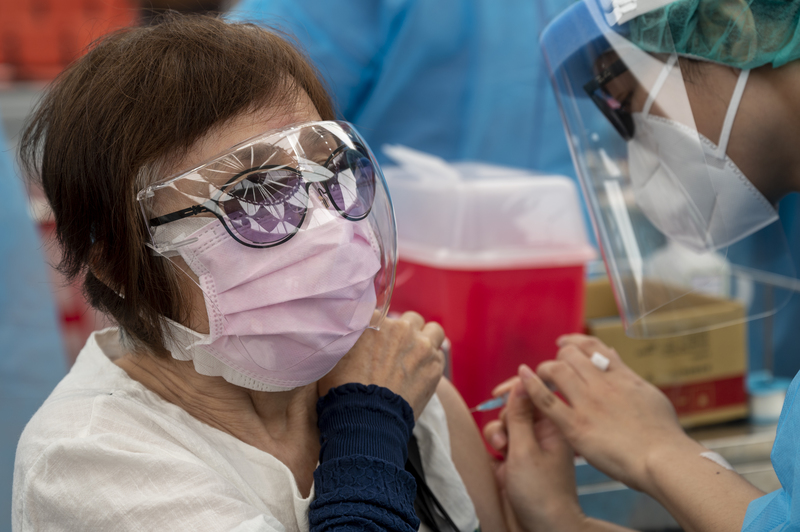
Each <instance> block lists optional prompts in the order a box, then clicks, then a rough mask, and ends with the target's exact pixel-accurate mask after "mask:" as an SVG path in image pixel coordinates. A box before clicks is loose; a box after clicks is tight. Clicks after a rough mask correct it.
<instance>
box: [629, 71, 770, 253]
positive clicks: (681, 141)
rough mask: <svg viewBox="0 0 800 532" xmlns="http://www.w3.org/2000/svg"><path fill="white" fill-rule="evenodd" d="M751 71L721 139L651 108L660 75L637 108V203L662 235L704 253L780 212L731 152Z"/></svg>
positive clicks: (633, 157) (633, 172)
mask: <svg viewBox="0 0 800 532" xmlns="http://www.w3.org/2000/svg"><path fill="white" fill-rule="evenodd" d="M673 64H674V60H673V61H670V62H669V63H668V64H667V65H666V66H665V67H664V68H665V72H668V69H670V68H672V65H673ZM748 74H749V71H747V70H743V71H742V72H741V73H740V75H739V79H738V81H737V83H736V88H735V89H734V94H733V97H732V98H731V102H730V104H729V106H728V111H727V113H726V116H725V122H724V124H723V127H722V133H721V134H720V143H719V146H717V145H716V144H714V143H713V142H711V141H710V140H709V139H707V138H706V137H704V136H703V135H702V134H700V133H699V132H697V131H696V130H694V129H692V128H690V127H688V126H686V125H684V124H681V123H679V122H676V121H674V120H670V119H668V118H663V117H659V116H653V115H651V114H649V111H650V107H651V106H652V103H653V100H654V99H655V97H656V94H657V93H658V89H659V88H660V87H659V86H658V83H657V86H655V87H654V89H653V91H652V92H651V94H650V96H649V99H648V101H647V104H646V105H645V107H644V109H643V111H642V112H641V113H633V120H634V125H635V134H634V136H633V138H632V139H631V140H630V141H629V142H628V162H629V165H630V167H629V170H630V176H631V181H632V185H633V191H634V196H635V198H636V203H637V204H638V205H639V207H640V208H641V209H642V212H643V213H644V215H645V216H646V217H647V219H648V220H650V222H651V223H652V224H653V225H654V226H655V227H656V228H658V229H659V230H660V231H661V232H662V233H663V234H664V235H666V236H667V237H669V238H671V239H673V240H675V241H677V242H678V243H680V244H682V245H684V246H686V247H688V248H689V249H691V250H693V251H695V252H698V253H700V252H704V251H713V250H717V249H720V248H724V247H726V246H729V245H731V244H733V243H735V242H738V241H739V240H742V239H743V238H745V237H747V236H749V235H751V234H753V233H755V232H757V231H759V230H761V229H763V228H764V227H766V226H767V225H769V224H771V223H773V222H775V221H776V220H777V219H778V213H777V211H776V210H775V208H774V207H773V206H772V205H771V204H770V203H769V201H768V200H767V199H766V198H765V197H764V196H763V194H761V192H759V190H758V189H756V187H755V186H753V184H752V183H751V182H750V181H749V180H748V179H747V178H746V177H745V176H744V174H743V173H742V171H741V170H740V169H739V168H738V167H737V166H736V164H735V163H734V162H733V161H732V160H731V158H730V157H728V155H727V154H726V150H727V145H728V139H729V138H730V133H731V128H732V127H733V121H734V118H735V116H736V111H737V110H738V107H739V102H740V101H741V97H742V94H743V92H744V87H745V85H746V83H747V77H748ZM665 77H666V76H665V75H662V76H661V79H663V78H665ZM698 144H700V146H699V145H698Z"/></svg>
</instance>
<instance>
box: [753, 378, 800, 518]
mask: <svg viewBox="0 0 800 532" xmlns="http://www.w3.org/2000/svg"><path fill="white" fill-rule="evenodd" d="M798 388H800V374H798V376H796V377H795V378H794V380H793V381H792V384H791V386H789V391H788V392H787V394H786V402H784V404H783V410H782V411H781V417H780V420H779V421H778V432H777V435H776V437H775V445H774V446H773V447H772V466H773V467H774V468H775V473H776V474H777V475H778V479H779V480H780V481H781V486H783V487H782V488H781V489H779V490H777V491H773V492H772V493H769V494H767V495H764V496H763V497H760V498H758V499H756V500H754V501H753V502H751V503H750V506H749V507H748V509H747V515H746V516H745V519H744V526H743V527H742V530H743V532H790V531H792V532H797V531H800V498H795V497H794V484H795V481H797V482H798V486H800V404H798V403H797V393H798Z"/></svg>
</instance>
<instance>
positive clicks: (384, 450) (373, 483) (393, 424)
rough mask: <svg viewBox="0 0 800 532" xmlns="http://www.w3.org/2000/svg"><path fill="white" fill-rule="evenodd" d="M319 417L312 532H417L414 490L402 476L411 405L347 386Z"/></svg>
mask: <svg viewBox="0 0 800 532" xmlns="http://www.w3.org/2000/svg"><path fill="white" fill-rule="evenodd" d="M317 415H318V424H319V429H320V443H321V444H322V447H321V449H320V457H319V461H320V465H319V467H318V468H317V470H316V471H315V472H314V491H315V495H316V497H315V499H314V502H312V503H311V507H310V510H309V514H308V519H309V522H310V525H311V532H331V531H337V532H349V531H375V532H378V531H392V532H411V531H415V530H417V529H418V528H419V519H418V518H417V515H416V513H415V512H414V498H415V497H416V491H417V486H416V483H415V482H414V478H413V477H412V476H411V474H410V473H408V472H407V471H406V470H405V463H406V458H407V455H408V439H409V438H410V437H411V431H412V429H413V428H414V412H413V411H412V410H411V407H410V406H409V405H408V403H407V402H406V401H405V400H404V399H403V398H402V397H400V396H399V395H396V394H394V393H392V392H391V391H390V390H388V389H386V388H382V387H380V386H375V385H370V386H364V385H363V384H355V383H353V384H345V385H343V386H339V387H337V388H334V389H332V390H331V391H330V392H328V394H327V395H326V396H325V397H322V398H320V400H319V402H318V403H317Z"/></svg>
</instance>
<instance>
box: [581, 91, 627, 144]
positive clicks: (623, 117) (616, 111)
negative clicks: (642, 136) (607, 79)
mask: <svg viewBox="0 0 800 532" xmlns="http://www.w3.org/2000/svg"><path fill="white" fill-rule="evenodd" d="M589 96H590V97H591V98H592V101H593V102H594V104H595V105H596V106H597V107H598V108H599V109H600V111H601V112H602V113H603V115H605V117H606V118H607V119H608V121H609V122H611V125H612V126H614V129H616V130H617V133H619V134H620V135H621V136H622V138H623V139H625V140H630V139H632V138H633V134H634V126H633V117H632V116H631V114H630V113H628V112H627V111H625V110H623V109H622V106H621V105H620V104H619V102H617V101H616V100H615V99H614V98H613V97H611V96H609V95H608V94H606V93H605V92H603V91H601V90H599V89H598V90H596V91H595V92H594V93H593V94H590V95H589Z"/></svg>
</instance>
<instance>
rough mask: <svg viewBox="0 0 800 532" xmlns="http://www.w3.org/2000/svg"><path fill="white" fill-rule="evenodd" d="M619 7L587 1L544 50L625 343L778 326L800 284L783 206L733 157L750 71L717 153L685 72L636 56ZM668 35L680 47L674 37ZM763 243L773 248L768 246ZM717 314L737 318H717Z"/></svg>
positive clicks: (550, 35)
mask: <svg viewBox="0 0 800 532" xmlns="http://www.w3.org/2000/svg"><path fill="white" fill-rule="evenodd" d="M664 3H665V2H660V4H664ZM612 7H613V6H608V7H607V8H606V7H604V5H603V2H602V0H600V1H598V0H583V1H581V2H578V3H576V4H574V5H573V6H571V7H570V8H569V9H568V10H567V11H565V12H564V13H563V14H562V15H561V16H560V17H559V18H557V19H556V20H555V21H554V22H553V23H552V24H550V26H548V27H547V28H546V29H545V31H544V33H543V35H542V39H541V42H542V48H543V51H544V54H545V57H546V59H547V62H548V65H549V68H550V70H551V75H552V78H553V83H554V86H555V91H556V95H557V99H558V102H559V105H560V107H561V110H562V116H563V120H564V124H565V128H566V131H567V137H568V142H569V144H570V148H571V151H572V156H573V160H574V162H575V166H576V169H577V172H578V175H579V177H580V180H581V184H582V187H583V190H584V194H585V197H586V200H587V204H588V205H589V209H590V211H591V216H592V219H593V223H594V225H595V230H596V233H597V236H598V241H599V243H600V245H601V249H602V252H603V258H604V261H605V264H606V269H607V271H608V274H609V278H610V281H611V284H612V286H613V288H614V292H615V296H616V299H617V305H618V307H619V309H620V311H621V314H622V318H623V322H624V325H625V328H626V332H627V334H628V335H629V336H633V337H658V336H671V335H676V334H687V333H691V332H698V331H702V330H708V329H711V328H716V327H721V326H725V325H731V324H734V323H741V322H743V321H747V320H751V319H755V318H760V317H765V316H768V315H770V314H772V313H774V312H775V311H776V310H778V309H779V308H781V307H782V306H784V305H785V303H786V302H787V300H788V298H789V297H790V296H791V293H792V289H793V288H794V286H795V285H796V284H797V283H796V281H795V269H794V265H793V264H792V260H791V256H790V254H789V251H788V246H787V243H786V238H785V236H784V235H783V230H782V228H781V225H780V223H779V222H778V215H777V212H776V210H775V208H774V206H773V205H772V204H770V202H769V201H768V200H767V199H766V198H765V197H764V196H763V195H762V194H761V193H760V192H759V191H758V190H757V189H756V188H755V187H754V186H753V185H752V184H751V183H750V181H749V180H748V179H747V177H746V176H745V175H744V174H743V173H742V172H741V171H740V170H739V168H738V167H737V166H736V164H735V163H734V162H733V160H732V159H731V158H730V157H729V156H728V155H727V144H728V139H729V136H730V132H731V129H732V126H733V123H734V119H735V117H736V111H737V109H738V106H739V102H740V100H741V98H742V95H743V92H744V89H745V87H746V83H747V78H748V74H749V72H748V71H746V70H745V71H742V72H741V74H740V75H739V77H738V81H737V83H736V86H735V88H734V89H733V93H732V94H730V95H719V96H722V97H723V98H726V99H727V100H728V102H729V104H728V111H727V113H726V114H725V116H724V117H723V118H722V119H720V124H719V126H721V135H720V136H719V139H716V138H715V139H714V140H713V141H712V140H710V139H709V138H706V137H705V136H704V135H703V134H701V133H700V132H698V128H697V126H696V123H695V119H696V117H697V114H696V112H697V110H698V109H697V108H694V107H693V105H694V106H697V105H701V103H699V102H698V101H694V102H693V101H691V98H690V95H691V94H692V93H691V91H689V92H687V87H691V86H690V84H691V83H692V82H693V81H692V80H691V79H687V74H691V73H687V72H686V64H685V63H684V61H683V60H680V59H679V57H678V54H677V53H676V52H675V51H674V50H666V51H663V50H662V51H661V52H660V53H657V54H656V53H648V52H645V51H643V50H642V49H641V48H639V47H638V46H636V45H635V44H634V43H633V42H631V40H629V35H630V32H631V28H630V24H631V23H630V22H627V20H626V18H628V17H626V16H625V15H624V14H622V13H620V11H619V9H617V10H616V11H614V10H613V9H612ZM659 30H660V31H663V32H667V34H666V35H661V36H660V37H661V42H662V43H663V42H667V43H669V42H671V40H670V35H669V34H668V32H669V28H668V27H666V28H659ZM701 66H702V65H701ZM688 78H691V75H689V76H688ZM707 86H708V87H713V86H714V85H713V83H708V84H707ZM705 90H711V89H705ZM763 241H766V242H770V249H763V247H764V246H760V247H758V246H756V244H757V243H758V242H763ZM710 302H715V303H730V305H729V306H728V307H726V308H727V310H726V311H722V312H719V311H718V312H714V313H707V312H705V310H704V309H705V308H707V305H708V303H710Z"/></svg>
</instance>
